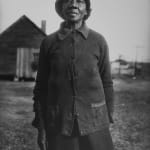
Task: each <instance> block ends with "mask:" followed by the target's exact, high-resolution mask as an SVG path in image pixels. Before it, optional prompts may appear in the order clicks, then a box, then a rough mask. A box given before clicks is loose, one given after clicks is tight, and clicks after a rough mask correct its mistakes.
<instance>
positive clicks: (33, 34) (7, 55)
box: [0, 15, 46, 78]
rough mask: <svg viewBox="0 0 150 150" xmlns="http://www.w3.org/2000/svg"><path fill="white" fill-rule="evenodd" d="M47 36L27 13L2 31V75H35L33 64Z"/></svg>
mask: <svg viewBox="0 0 150 150" xmlns="http://www.w3.org/2000/svg"><path fill="white" fill-rule="evenodd" d="M43 23H44V22H42V25H43ZM45 25H46V23H45ZM44 28H45V27H44ZM45 36H46V34H45V32H44V31H43V30H42V29H41V28H39V27H38V26H36V25H35V24H34V23H33V22H32V21H31V20H30V19H29V18H28V17H27V16H25V15H23V16H22V17H21V18H19V19H18V20H17V21H16V22H15V23H13V24H12V25H11V26H10V27H8V28H7V29H6V30H5V31H4V32H2V33H1V34H0V76H5V75H7V76H8V75H9V76H13V77H17V78H22V77H25V78H32V77H34V74H35V69H34V68H33V64H34V63H36V62H37V60H38V53H39V47H40V44H41V41H42V39H43V38H44V37H45Z"/></svg>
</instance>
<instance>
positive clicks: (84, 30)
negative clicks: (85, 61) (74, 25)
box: [58, 22, 89, 40]
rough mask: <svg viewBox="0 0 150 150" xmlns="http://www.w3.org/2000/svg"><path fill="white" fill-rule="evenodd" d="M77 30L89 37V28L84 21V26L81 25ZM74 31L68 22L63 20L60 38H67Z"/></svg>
mask: <svg viewBox="0 0 150 150" xmlns="http://www.w3.org/2000/svg"><path fill="white" fill-rule="evenodd" d="M76 31H78V32H79V33H81V34H82V36H83V37H84V38H85V39H87V37H88V34H89V28H88V27H87V25H86V24H85V23H84V24H83V25H82V27H80V28H79V29H77V30H76ZM71 32H72V30H70V29H69V28H68V27H67V25H66V23H65V22H63V23H62V24H61V26H60V29H59V30H58V38H59V39H60V40H63V39H65V38H66V37H67V36H68V35H69V34H70V33H71Z"/></svg>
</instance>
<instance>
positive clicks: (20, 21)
mask: <svg viewBox="0 0 150 150" xmlns="http://www.w3.org/2000/svg"><path fill="white" fill-rule="evenodd" d="M24 21H25V22H28V23H30V24H31V25H32V26H33V27H34V28H35V29H36V30H37V31H38V32H40V33H41V34H42V35H44V36H46V33H44V31H42V29H40V28H39V27H38V26H37V25H36V24H35V23H33V22H32V21H31V20H30V19H29V18H28V17H27V16H26V15H23V16H22V17H20V18H19V19H18V20H17V21H15V22H14V23H13V24H12V25H10V26H9V27H8V28H7V29H6V30H4V31H3V32H2V33H1V34H0V37H1V36H3V35H4V34H6V33H8V32H11V31H13V29H15V27H16V26H17V25H18V24H20V23H22V22H24Z"/></svg>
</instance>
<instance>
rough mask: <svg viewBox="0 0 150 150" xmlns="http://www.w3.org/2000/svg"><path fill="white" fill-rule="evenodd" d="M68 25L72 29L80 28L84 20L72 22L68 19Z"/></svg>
mask: <svg viewBox="0 0 150 150" xmlns="http://www.w3.org/2000/svg"><path fill="white" fill-rule="evenodd" d="M67 25H68V27H69V28H70V29H71V30H76V29H79V28H80V27H81V26H82V25H83V21H82V20H81V21H78V22H70V21H68V22H67Z"/></svg>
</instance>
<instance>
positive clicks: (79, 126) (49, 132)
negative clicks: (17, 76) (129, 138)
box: [33, 0, 114, 150]
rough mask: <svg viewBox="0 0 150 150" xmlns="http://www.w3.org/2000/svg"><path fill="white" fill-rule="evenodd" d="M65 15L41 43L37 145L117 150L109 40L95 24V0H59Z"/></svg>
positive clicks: (36, 90) (55, 148) (49, 148)
mask: <svg viewBox="0 0 150 150" xmlns="http://www.w3.org/2000/svg"><path fill="white" fill-rule="evenodd" d="M55 8H56V12H57V13H58V15H59V16H60V17H61V18H63V19H64V22H62V23H61V26H60V29H59V30H58V31H56V32H54V33H52V34H50V35H48V36H47V37H46V38H45V39H44V40H43V41H42V44H41V47H40V55H39V66H38V72H37V78H36V84H35V88H34V91H33V93H34V97H33V100H34V111H35V119H34V121H33V126H35V127H36V128H38V144H39V146H40V148H41V149H43V150H113V149H114V147H113V142H112V138H111V135H110V131H109V124H110V123H113V117H112V115H113V110H114V93H113V82H112V78H111V72H110V63H109V54H108V45H107V42H106V40H105V38H104V37H103V36H102V35H101V34H99V33H97V32H96V31H94V30H92V29H90V28H88V27H87V25H86V20H87V19H88V17H89V16H90V14H91V4H90V0H56V3H55Z"/></svg>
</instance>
